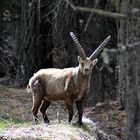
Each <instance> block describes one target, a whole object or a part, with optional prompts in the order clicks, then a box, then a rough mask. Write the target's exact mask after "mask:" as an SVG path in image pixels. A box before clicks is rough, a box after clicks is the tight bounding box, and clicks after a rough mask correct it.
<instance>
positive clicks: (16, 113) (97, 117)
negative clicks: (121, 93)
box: [0, 86, 127, 140]
mask: <svg viewBox="0 0 140 140" xmlns="http://www.w3.org/2000/svg"><path fill="white" fill-rule="evenodd" d="M31 107H32V98H31V95H29V94H27V93H26V91H25V89H17V88H5V87H3V86H0V119H1V120H4V121H5V120H8V119H11V118H16V119H19V120H22V123H21V124H20V125H9V126H8V128H7V129H6V130H5V131H2V132H0V140H2V139H3V140H4V139H5V140H6V139H12V140H13V139H14V140H17V139H18V140H19V139H23V140H24V139H29V140H34V139H43V140H55V139H56V140H62V139H66V140H92V139H99V140H104V139H107V140H109V139H110V140H124V139H125V138H126V127H125V125H126V117H127V113H126V111H125V110H123V111H121V110H120V107H119V105H118V102H117V101H111V102H105V103H98V104H97V105H96V107H93V108H85V109H84V117H83V121H84V124H85V125H84V126H83V127H78V126H77V125H75V123H74V121H75V120H76V119H77V114H76V113H75V116H74V119H73V122H72V123H71V124H68V123H67V119H68V116H67V111H66V108H65V106H64V104H63V103H61V102H55V103H52V105H51V106H50V107H49V109H48V117H49V118H50V120H51V122H52V123H51V125H49V126H45V125H44V124H43V121H42V116H41V114H39V117H40V124H39V125H33V123H32V113H31ZM74 110H75V112H76V109H75V107H74ZM58 113H59V114H60V115H59V118H58V117H57V114H58ZM59 120H60V122H59ZM23 122H24V123H25V124H24V123H23Z"/></svg>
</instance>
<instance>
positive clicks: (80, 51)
mask: <svg viewBox="0 0 140 140" xmlns="http://www.w3.org/2000/svg"><path fill="white" fill-rule="evenodd" d="M70 36H71V37H72V39H73V41H74V43H75V45H76V47H77V50H78V52H79V56H80V57H81V58H82V59H83V60H85V59H86V55H85V52H84V50H83V48H82V46H81V45H80V43H79V41H78V39H77V38H76V36H75V35H74V33H73V32H70Z"/></svg>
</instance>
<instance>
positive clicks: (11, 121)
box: [0, 118, 25, 132]
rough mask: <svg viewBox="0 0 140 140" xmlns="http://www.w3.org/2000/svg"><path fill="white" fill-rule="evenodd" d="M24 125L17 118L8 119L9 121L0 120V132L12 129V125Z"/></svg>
mask: <svg viewBox="0 0 140 140" xmlns="http://www.w3.org/2000/svg"><path fill="white" fill-rule="evenodd" d="M23 123H25V121H23V120H19V119H17V118H10V119H2V118H0V132H2V131H4V130H6V129H7V128H9V127H12V126H13V125H14V126H15V125H21V124H23Z"/></svg>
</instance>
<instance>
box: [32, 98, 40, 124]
mask: <svg viewBox="0 0 140 140" xmlns="http://www.w3.org/2000/svg"><path fill="white" fill-rule="evenodd" d="M41 103H42V98H41V97H38V96H36V95H34V96H33V107H32V113H33V121H34V122H35V124H38V123H39V119H38V115H37V114H38V109H39V107H40V105H41Z"/></svg>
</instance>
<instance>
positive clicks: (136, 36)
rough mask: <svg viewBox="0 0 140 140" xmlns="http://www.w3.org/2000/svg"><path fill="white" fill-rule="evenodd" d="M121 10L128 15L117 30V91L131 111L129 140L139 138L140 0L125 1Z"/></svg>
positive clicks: (129, 111) (128, 123) (121, 4)
mask: <svg viewBox="0 0 140 140" xmlns="http://www.w3.org/2000/svg"><path fill="white" fill-rule="evenodd" d="M120 6H121V8H120V12H121V13H125V14H128V18H127V19H126V20H121V22H120V28H119V30H118V42H119V44H118V46H119V50H120V55H119V57H118V64H119V73H118V75H119V79H118V81H119V83H118V93H119V99H120V104H121V105H122V107H123V108H124V107H126V108H127V110H128V120H127V121H128V122H127V125H128V127H127V128H128V134H127V139H128V140H139V139H140V93H139V92H140V57H139V54H140V30H139V25H140V10H139V9H138V8H140V1H139V0H134V1H130V0H123V1H121V2H120Z"/></svg>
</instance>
